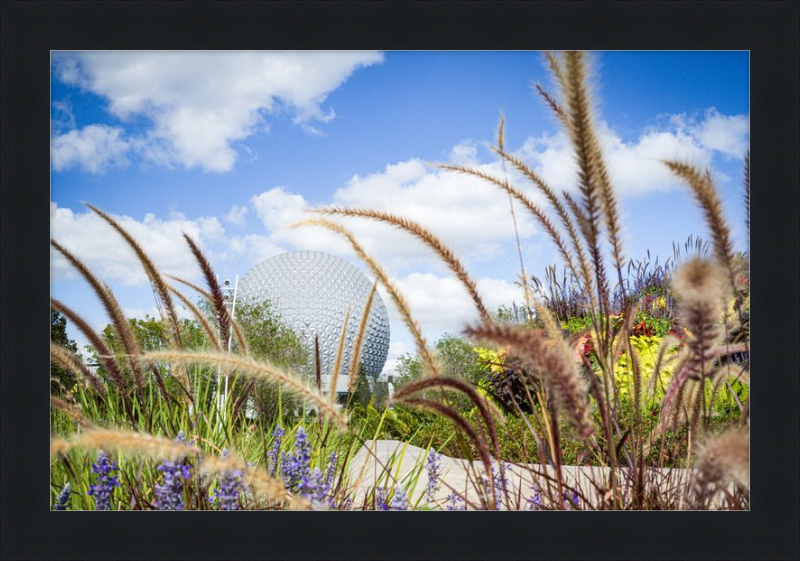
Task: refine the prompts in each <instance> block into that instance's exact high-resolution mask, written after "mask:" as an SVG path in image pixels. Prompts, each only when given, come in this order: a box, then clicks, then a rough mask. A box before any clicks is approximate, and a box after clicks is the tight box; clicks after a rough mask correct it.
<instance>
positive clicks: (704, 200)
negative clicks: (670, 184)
mask: <svg viewBox="0 0 800 561" xmlns="http://www.w3.org/2000/svg"><path fill="white" fill-rule="evenodd" d="M663 163H664V164H665V165H666V166H667V167H668V168H669V169H670V171H671V172H672V173H673V174H674V175H675V176H676V177H678V178H679V179H682V180H683V181H684V182H685V183H686V184H687V185H689V187H690V188H691V190H692V193H693V194H694V198H695V200H696V201H697V203H698V204H699V205H700V208H702V209H703V214H704V215H705V219H706V224H708V227H709V229H710V230H711V237H712V239H713V242H714V255H715V256H716V258H717V260H718V261H719V262H720V264H721V265H722V266H724V267H725V268H726V269H727V272H728V276H729V277H730V283H731V287H732V288H733V290H734V291H735V289H736V278H735V271H734V267H733V242H732V241H731V231H730V228H729V227H728V223H727V222H726V221H725V217H724V216H723V214H722V203H721V202H720V200H719V196H718V193H717V189H716V188H715V187H714V182H713V181H712V180H711V174H710V173H709V172H708V171H705V172H701V171H700V170H699V169H697V168H696V167H694V166H692V165H689V164H685V163H682V162H676V161H667V160H665V161H664V162H663Z"/></svg>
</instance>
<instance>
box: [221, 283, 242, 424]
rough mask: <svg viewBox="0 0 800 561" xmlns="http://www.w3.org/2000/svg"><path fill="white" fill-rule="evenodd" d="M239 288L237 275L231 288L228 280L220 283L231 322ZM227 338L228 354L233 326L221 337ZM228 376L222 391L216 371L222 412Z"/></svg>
mask: <svg viewBox="0 0 800 561" xmlns="http://www.w3.org/2000/svg"><path fill="white" fill-rule="evenodd" d="M238 288H239V275H236V279H235V280H234V284H233V286H231V281H230V279H225V280H224V281H223V282H222V300H223V302H224V303H225V307H226V308H228V311H229V312H230V317H231V319H232V320H235V319H236V296H237V291H238ZM225 335H227V336H228V347H227V349H228V354H230V352H231V346H232V345H233V326H232V325H231V326H230V330H229V332H228V333H223V337H224V336H225ZM228 378H229V377H228V376H224V379H225V380H224V389H223V376H222V372H221V371H219V370H217V401H218V403H217V405H218V407H219V409H220V410H222V406H223V405H224V404H226V403H227V402H228Z"/></svg>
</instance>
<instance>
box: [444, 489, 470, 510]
mask: <svg viewBox="0 0 800 561" xmlns="http://www.w3.org/2000/svg"><path fill="white" fill-rule="evenodd" d="M447 510H467V505H466V504H464V499H462V498H461V497H460V496H459V495H458V494H457V493H455V492H453V493H450V494H449V495H447Z"/></svg>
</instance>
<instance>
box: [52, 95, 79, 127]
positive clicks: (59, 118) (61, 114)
mask: <svg viewBox="0 0 800 561" xmlns="http://www.w3.org/2000/svg"><path fill="white" fill-rule="evenodd" d="M75 124H76V123H75V114H74V113H73V112H72V104H71V103H70V102H69V101H67V100H60V101H54V102H53V117H52V118H51V120H50V128H51V129H53V130H55V129H64V128H66V129H74V128H75Z"/></svg>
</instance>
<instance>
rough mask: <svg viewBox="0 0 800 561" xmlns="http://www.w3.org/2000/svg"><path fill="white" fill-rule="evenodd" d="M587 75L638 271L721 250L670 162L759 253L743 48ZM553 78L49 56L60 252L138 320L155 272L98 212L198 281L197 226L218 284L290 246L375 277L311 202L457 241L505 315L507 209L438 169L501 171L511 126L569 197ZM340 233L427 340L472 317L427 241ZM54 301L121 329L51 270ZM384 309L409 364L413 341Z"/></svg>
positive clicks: (63, 273) (481, 62) (419, 65)
mask: <svg viewBox="0 0 800 561" xmlns="http://www.w3.org/2000/svg"><path fill="white" fill-rule="evenodd" d="M592 63H593V64H592V69H593V74H592V86H593V92H594V97H595V101H596V115H595V116H596V121H597V127H598V131H599V134H600V138H601V142H602V143H603V146H604V149H605V153H606V156H607V160H608V165H609V168H610V174H611V177H612V180H614V184H615V187H616V188H617V191H618V193H619V196H620V202H621V208H622V214H623V217H624V223H625V232H624V242H625V251H626V255H627V256H629V257H634V258H641V257H643V256H644V253H645V251H646V250H647V249H650V250H651V253H653V254H658V255H660V256H661V258H662V260H663V258H665V257H668V256H669V255H670V254H671V247H672V243H673V241H675V242H678V243H681V244H682V243H683V242H684V241H685V240H686V238H687V237H688V236H689V234H695V235H700V236H704V235H705V234H706V231H705V228H704V225H703V222H702V219H701V215H700V213H699V211H698V210H697V209H696V208H695V206H694V204H693V202H692V199H691V196H690V195H689V193H688V192H687V190H686V189H685V187H683V186H682V185H681V184H680V183H678V182H677V181H675V180H673V179H672V178H671V177H670V176H669V174H668V173H666V171H665V170H664V169H663V166H662V165H661V164H660V163H659V162H658V159H659V158H678V159H682V160H685V161H689V162H691V163H695V164H698V165H701V166H704V167H708V168H710V169H711V170H712V173H713V175H714V177H715V179H716V183H717V187H718V188H719V190H720V193H721V196H722V199H723V204H724V206H725V210H726V212H727V214H726V215H727V217H728V218H729V221H730V222H731V225H732V227H733V229H734V234H735V241H736V243H737V244H738V246H739V248H740V249H742V248H745V246H746V239H745V235H746V231H745V229H744V209H743V205H742V202H741V201H742V182H741V172H742V166H743V156H744V153H745V151H746V149H747V147H748V145H749V118H750V115H749V56H748V53H746V52H630V53H629V52H600V53H593V54H592ZM536 83H540V84H542V85H543V86H544V87H545V88H547V89H549V90H550V91H551V92H553V93H554V94H555V93H557V91H556V88H555V86H554V84H553V81H552V79H551V77H550V75H549V73H548V71H547V67H546V64H545V62H544V57H543V56H542V54H541V53H538V52H385V53H379V52H336V53H317V52H289V53H279V52H261V53H253V52H250V53H240V52H221V53H202V52H193V53H178V52H110V53H103V52H92V53H54V55H53V59H52V65H51V84H52V90H51V101H52V106H51V119H52V129H51V235H52V236H53V237H54V238H55V239H57V240H58V241H60V242H62V243H63V244H64V245H65V246H67V247H68V248H69V249H71V250H73V251H74V252H75V253H76V254H77V255H78V256H79V257H81V258H82V259H84V260H85V261H86V262H87V263H88V264H89V266H90V267H91V268H92V269H93V270H94V271H95V272H96V273H98V274H99V275H100V276H101V277H102V278H103V279H104V280H105V281H106V282H107V283H108V284H109V285H110V286H111V287H112V288H113V289H114V290H115V291H117V293H118V297H119V299H120V301H121V303H122V305H123V307H124V308H125V309H126V311H127V312H128V314H129V315H131V316H137V317H141V316H143V315H144V314H146V313H150V314H154V313H155V302H154V300H153V296H152V294H151V292H150V289H149V286H148V284H147V282H146V279H145V277H144V274H143V272H142V271H141V270H140V268H139V266H138V264H137V262H136V260H135V257H134V256H133V254H132V253H131V252H130V250H129V249H128V248H127V247H126V246H125V245H124V243H123V242H122V241H121V240H120V239H118V238H117V237H116V236H115V234H114V233H113V232H112V231H110V230H109V228H108V227H107V226H106V225H105V224H104V223H102V222H101V221H99V220H98V219H97V218H96V217H94V216H93V215H91V214H90V213H88V212H87V210H86V208H85V207H84V206H83V205H82V201H86V202H89V203H92V204H94V205H96V206H98V207H100V208H101V209H103V210H105V211H107V212H109V213H111V214H112V215H114V216H116V217H118V218H119V219H120V220H121V221H122V223H123V224H124V225H125V226H126V227H128V228H129V229H130V231H131V232H132V233H133V235H134V236H135V237H136V238H137V239H138V240H139V241H140V243H141V244H142V245H143V246H144V247H145V249H146V250H147V251H148V252H150V254H151V255H152V257H153V258H154V260H155V261H156V263H157V265H159V266H161V267H162V268H163V269H164V270H165V271H167V272H172V273H175V274H178V275H182V276H185V277H188V278H190V279H193V280H199V271H198V270H197V268H196V266H195V265H194V263H193V261H192V259H191V257H190V255H189V254H188V252H187V251H186V248H185V245H184V243H183V242H182V240H181V238H180V232H181V231H187V232H188V233H189V234H190V235H191V236H192V237H194V238H195V239H197V240H198V242H199V243H200V245H201V246H202V247H203V248H204V249H205V250H206V252H207V253H208V254H209V256H210V257H211V259H212V261H213V264H214V266H215V267H216V269H217V270H218V271H219V273H220V276H221V277H223V278H226V277H230V278H233V277H234V276H235V275H236V274H239V275H243V274H244V273H246V272H247V270H248V269H249V268H250V267H251V266H252V265H254V264H255V263H257V262H259V261H260V260H262V259H265V258H267V257H269V256H271V255H274V254H276V253H279V252H282V251H287V250H294V249H318V250H322V251H329V252H332V253H336V254H339V255H341V256H343V257H345V258H346V259H348V260H351V261H353V262H354V263H356V264H359V263H358V262H357V260H356V259H355V258H354V257H353V255H352V253H351V252H350V251H349V249H348V248H347V247H346V246H345V245H344V244H343V243H342V242H341V241H340V240H338V239H336V238H335V237H333V236H331V235H328V234H327V233H326V232H324V231H321V230H318V229H314V228H305V229H301V230H296V229H290V228H288V226H289V224H291V223H293V222H295V221H297V220H299V219H302V218H303V217H304V216H305V210H306V209H307V208H310V207H313V206H318V205H329V204H339V205H344V206H357V207H368V208H378V209H381V210H387V211H391V212H395V213H398V214H403V215H406V216H409V217H411V218H413V219H415V220H417V221H419V222H421V223H422V224H423V225H425V226H427V227H429V228H430V229H431V230H432V231H434V232H435V233H437V234H439V235H440V236H441V237H442V239H444V240H445V241H446V242H447V243H449V244H450V245H451V246H453V247H454V248H455V249H456V250H457V252H459V254H460V255H461V256H462V258H463V259H464V261H465V262H466V265H467V267H468V268H469V270H470V272H471V273H472V274H473V276H474V277H475V278H476V279H478V285H479V290H480V291H481V293H482V296H483V297H484V299H485V300H486V301H487V303H488V304H489V305H490V306H492V307H496V306H497V305H499V304H501V303H510V302H511V301H512V300H517V301H519V300H520V291H519V289H518V288H517V287H516V286H515V285H514V280H515V275H516V274H517V265H516V259H517V258H516V250H515V247H514V244H513V237H514V234H513V228H512V226H511V221H510V216H509V212H508V199H507V198H506V197H505V196H504V195H503V194H502V193H500V192H499V191H497V190H496V189H495V188H492V187H490V186H488V185H485V184H482V183H481V182H479V181H475V180H472V179H467V178H464V177H461V176H455V175H453V174H451V173H445V172H441V171H438V170H435V169H432V168H430V167H428V166H426V163H429V162H456V163H464V164H467V165H471V166H474V167H478V168H480V169H482V170H484V171H487V172H489V173H494V174H502V168H501V166H500V164H499V162H498V161H497V160H496V158H494V157H493V156H492V154H491V152H490V151H489V150H488V149H486V147H485V143H486V142H494V139H495V131H496V127H497V123H498V119H499V116H500V113H501V112H502V113H503V114H504V115H505V117H506V121H507V125H506V146H507V147H508V149H509V150H510V151H512V152H514V153H515V154H516V155H517V156H518V157H520V158H522V159H523V160H525V161H526V162H527V163H528V164H529V165H531V166H532V167H533V168H534V169H535V170H536V171H537V172H539V174H540V175H542V177H543V178H544V179H545V180H546V181H548V182H550V183H551V184H552V185H553V186H554V187H556V188H558V189H559V190H561V189H564V190H573V191H574V189H575V188H576V177H575V172H574V167H573V166H572V163H571V153H570V150H569V145H568V143H567V141H566V137H565V136H564V135H563V133H562V131H561V130H560V127H559V125H558V124H557V122H556V121H555V119H554V118H553V117H552V115H551V113H550V112H549V110H548V108H547V107H545V106H544V105H543V104H542V103H541V101H540V99H539V98H538V97H537V96H536V95H535V93H534V91H533V89H532V86H533V85H534V84H536ZM510 177H511V179H512V181H514V183H515V184H516V185H517V186H519V187H521V188H522V189H523V190H525V191H526V192H527V193H528V194H530V195H531V196H532V198H534V200H539V197H538V195H537V194H536V192H535V191H534V189H533V188H532V187H531V186H530V185H528V184H526V183H525V182H524V181H523V180H522V179H521V178H519V177H517V176H515V175H514V174H513V173H512V174H511V175H510ZM518 210H519V209H518ZM518 216H519V218H520V231H521V234H522V237H523V240H522V241H523V249H524V255H525V261H526V267H527V269H528V271H529V272H531V273H533V274H541V273H542V271H543V269H544V267H545V266H547V265H549V264H551V263H554V262H556V260H557V259H556V256H555V254H554V252H553V250H552V247H551V245H550V243H549V242H548V240H547V239H546V238H545V237H544V235H543V233H542V232H541V231H540V229H539V228H538V227H536V226H535V225H534V223H533V222H532V221H531V220H530V219H528V217H527V216H525V215H524V214H523V213H522V212H518ZM343 223H345V224H346V225H347V226H348V227H351V228H352V230H353V231H354V232H355V233H356V235H357V237H359V239H360V240H362V242H363V244H364V245H365V247H366V248H367V249H368V250H369V251H370V252H372V253H374V254H375V255H376V257H377V258H378V259H379V260H380V261H381V262H382V263H383V264H384V265H385V266H386V267H387V268H388V269H389V271H390V272H391V273H392V275H393V276H394V278H395V279H396V280H397V282H398V284H399V285H400V287H401V289H402V290H403V292H404V293H405V295H406V296H407V298H408V300H409V301H410V304H411V307H412V310H413V311H414V312H415V313H416V314H417V315H418V317H419V320H420V323H421V324H422V326H423V329H424V330H425V331H426V333H427V334H428V335H429V337H430V338H431V339H433V340H435V339H436V338H437V337H438V336H439V335H440V334H441V333H442V332H445V331H450V332H455V331H458V330H459V329H460V328H461V327H462V326H463V324H464V323H465V322H468V321H471V320H473V319H474V318H475V317H476V316H475V311H474V309H472V307H471V304H470V300H469V298H468V297H467V296H466V294H465V293H464V292H463V290H462V289H461V287H460V286H459V285H458V284H457V282H456V281H455V280H454V279H453V278H451V277H450V275H448V273H447V271H445V270H444V269H443V268H442V267H441V266H440V265H439V264H438V263H437V262H436V260H435V259H433V258H432V256H431V254H430V253H429V252H428V251H427V250H426V249H425V248H424V247H423V246H420V245H419V244H418V243H417V242H415V241H414V240H412V239H410V238H408V237H407V236H406V235H404V234H403V233H401V232H396V231H394V230H392V229H390V228H387V227H384V226H382V225H376V224H372V223H364V222H354V221H349V220H345V221H343ZM359 266H360V264H359ZM362 268H363V267H362ZM51 286H52V293H53V295H54V296H55V297H57V298H59V299H61V300H63V301H64V302H65V303H67V304H68V305H70V306H72V307H73V308H74V309H77V310H79V311H80V312H82V313H83V314H84V315H85V317H87V318H88V319H89V321H90V323H91V324H92V325H93V326H96V327H98V328H101V327H102V326H103V325H105V324H106V323H107V319H106V318H105V316H104V314H103V311H102V309H101V308H100V306H99V305H98V304H97V302H95V300H94V298H93V296H92V295H91V293H90V292H89V290H88V289H87V287H86V285H85V283H84V282H83V281H82V280H81V279H79V278H78V277H77V276H76V275H75V274H74V272H72V271H71V270H70V269H69V267H68V266H67V265H66V263H65V262H63V260H61V259H60V258H59V257H58V256H56V255H55V254H53V255H52V257H51ZM384 300H385V301H387V299H386V298H385V297H384ZM387 307H388V308H389V311H390V316H391V317H392V341H393V343H392V349H391V352H390V359H393V358H395V357H397V356H399V355H400V354H402V353H403V352H406V351H409V350H411V349H412V348H413V346H412V345H411V344H410V340H409V337H408V335H407V333H406V330H405V329H404V328H403V326H402V324H401V322H399V321H398V320H397V315H396V314H395V313H394V311H393V308H392V306H391V304H389V303H388V301H387ZM72 335H73V337H74V338H75V339H76V340H78V341H79V343H81V344H82V343H84V339H83V337H81V336H80V335H79V334H77V333H75V332H72Z"/></svg>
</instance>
